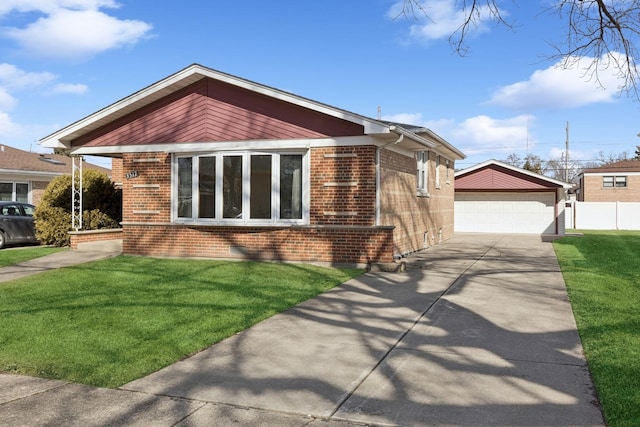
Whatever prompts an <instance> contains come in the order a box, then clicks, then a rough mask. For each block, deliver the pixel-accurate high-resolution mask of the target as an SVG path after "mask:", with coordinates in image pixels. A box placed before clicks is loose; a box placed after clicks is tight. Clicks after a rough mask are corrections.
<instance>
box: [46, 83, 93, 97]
mask: <svg viewBox="0 0 640 427" xmlns="http://www.w3.org/2000/svg"><path fill="white" fill-rule="evenodd" d="M88 89H89V88H88V87H87V85H84V84H81V83H76V84H73V83H58V84H56V85H55V86H53V88H51V90H49V91H48V93H49V94H52V95H58V94H66V93H68V94H72V95H82V94H83V93H85V92H86V91H87V90H88Z"/></svg>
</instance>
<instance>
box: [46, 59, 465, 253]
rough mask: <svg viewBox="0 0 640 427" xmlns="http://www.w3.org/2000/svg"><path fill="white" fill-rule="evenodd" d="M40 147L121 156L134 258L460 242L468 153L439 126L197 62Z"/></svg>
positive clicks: (399, 249)
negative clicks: (355, 109) (361, 111)
mask: <svg viewBox="0 0 640 427" xmlns="http://www.w3.org/2000/svg"><path fill="white" fill-rule="evenodd" d="M40 143H41V144H42V145H43V146H45V147H64V148H69V149H70V150H71V152H72V154H75V155H95V156H107V157H112V158H114V160H115V161H114V169H113V170H114V181H118V178H116V177H115V175H116V174H118V173H119V172H120V171H121V172H122V174H123V178H122V179H121V180H122V189H123V197H124V200H123V202H124V203H123V206H124V207H123V221H122V229H123V233H122V235H123V251H124V253H126V254H135V255H147V256H168V257H206V258H240V259H242V258H246V259H265V260H285V261H301V262H317V263H329V264H331V263H348V264H358V265H365V264H370V263H386V262H391V261H393V258H394V257H397V256H400V255H403V254H407V253H410V252H413V251H416V250H420V249H422V248H424V247H425V246H427V245H432V244H436V243H438V242H439V241H441V240H446V239H449V238H451V237H452V236H453V203H454V191H453V182H454V180H453V173H454V164H455V161H456V160H459V159H462V158H464V155H463V154H462V153H461V152H460V151H459V150H458V149H456V148H455V147H453V146H452V145H451V144H449V143H448V142H447V141H445V140H444V139H442V138H441V137H439V136H438V135H436V134H435V133H433V132H432V131H430V130H428V129H425V128H420V127H414V126H406V125H401V124H394V123H388V122H383V121H380V120H374V119H371V118H367V117H364V116H361V115H358V114H354V113H351V112H348V111H345V110H341V109H338V108H335V107H332V106H329V105H325V104H322V103H319V102H316V101H313V100H310V99H306V98H303V97H300V96H297V95H294V94H291V93H288V92H283V91H281V90H278V89H274V88H271V87H268V86H264V85H261V84H258V83H255V82H252V81H248V80H245V79H241V78H238V77H235V76H232V75H229V74H225V73H222V72H219V71H216V70H213V69H210V68H206V67H203V66H201V65H198V64H193V65H191V66H189V67H187V68H185V69H183V70H181V71H179V72H177V73H175V74H173V75H171V76H169V77H167V78H165V79H163V80H161V81H159V82H157V83H154V84H152V85H151V86H148V87H146V88H144V89H141V90H140V91H138V92H136V93H134V94H132V95H130V96H128V97H126V98H124V99H122V100H120V101H117V102H116V103H114V104H112V105H109V106H107V107H106V108H104V109H102V110H100V111H97V112H96V113H94V114H91V115H90V116H87V117H85V118H83V119H81V120H79V121H77V122H75V123H73V124H71V125H69V126H67V127H65V128H63V129H61V130H59V131H57V132H55V133H53V134H51V135H49V136H47V137H45V138H43V139H42V140H41V141H40ZM120 161H121V165H119V164H118V162H120Z"/></svg>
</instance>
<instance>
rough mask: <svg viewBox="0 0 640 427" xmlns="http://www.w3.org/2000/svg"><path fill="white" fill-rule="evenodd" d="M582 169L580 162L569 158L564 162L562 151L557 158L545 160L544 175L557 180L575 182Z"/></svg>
mask: <svg viewBox="0 0 640 427" xmlns="http://www.w3.org/2000/svg"><path fill="white" fill-rule="evenodd" d="M582 169H583V168H582V165H581V164H580V162H577V161H573V160H571V159H569V160H568V161H567V162H565V160H564V153H562V155H561V156H560V157H558V158H552V159H550V160H547V164H546V175H547V176H548V177H549V178H553V179H557V180H558V181H563V182H575V181H576V178H577V177H578V175H580V173H581V172H582Z"/></svg>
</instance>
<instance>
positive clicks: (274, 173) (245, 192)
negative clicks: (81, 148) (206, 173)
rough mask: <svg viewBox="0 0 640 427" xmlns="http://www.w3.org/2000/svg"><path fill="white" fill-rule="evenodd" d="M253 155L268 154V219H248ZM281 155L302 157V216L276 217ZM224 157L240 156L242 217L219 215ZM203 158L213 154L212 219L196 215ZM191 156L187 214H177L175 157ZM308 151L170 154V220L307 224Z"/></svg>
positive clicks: (180, 221)
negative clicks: (269, 189)
mask: <svg viewBox="0 0 640 427" xmlns="http://www.w3.org/2000/svg"><path fill="white" fill-rule="evenodd" d="M255 155H268V156H271V218H267V219H258V218H256V219H251V212H250V209H251V176H250V159H251V156H255ZM283 155H299V156H302V189H301V190H302V191H301V192H302V200H301V204H302V212H301V214H302V215H301V216H302V218H299V219H280V210H281V206H280V158H281V156H283ZM227 156H240V157H242V217H239V218H223V179H222V177H223V167H224V166H223V162H224V158H225V157H227ZM203 157H215V159H216V160H215V165H216V166H215V171H216V172H215V173H216V180H215V212H214V218H199V217H198V214H199V210H200V206H199V203H200V192H199V165H200V162H199V159H200V158H203ZM179 158H192V159H193V162H192V169H191V176H192V182H191V196H192V205H191V217H190V218H185V217H178V159H179ZM309 158H310V156H309V152H308V150H305V151H300V150H287V151H251V150H248V151H220V152H207V153H188V154H182V153H180V154H173V156H172V159H171V221H172V222H174V223H177V224H190V225H191V224H201V225H229V226H231V225H233V226H238V225H246V226H253V225H255V226H282V225H307V224H309V200H310V197H309V194H310V183H309V181H310V174H309V166H310V160H309Z"/></svg>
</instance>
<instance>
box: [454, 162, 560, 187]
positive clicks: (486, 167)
mask: <svg viewBox="0 0 640 427" xmlns="http://www.w3.org/2000/svg"><path fill="white" fill-rule="evenodd" d="M481 172H486V173H485V176H483V177H482V179H481V180H480V181H481V182H479V181H478V180H477V179H475V180H473V182H471V181H469V188H477V187H478V185H481V186H483V188H485V189H492V188H493V189H503V190H504V189H508V188H512V187H513V189H525V188H530V186H527V185H523V182H524V181H528V182H529V183H533V184H536V185H535V186H534V187H532V188H545V187H562V188H571V187H572V186H573V185H572V184H569V183H566V182H563V181H558V180H557V179H553V178H549V177H548V176H544V175H540V174H538V173H535V172H531V171H528V170H526V169H522V168H519V167H516V166H513V165H510V164H508V163H504V162H501V161H499V160H487V161H485V162H482V163H478V164H477V165H474V166H471V167H469V168H466V169H462V170H459V171H457V172H456V173H455V174H454V177H455V179H456V184H455V187H456V190H460V189H465V187H466V186H465V185H464V184H465V182H464V178H465V177H467V176H470V175H471V174H478V173H481ZM505 172H506V173H505ZM509 176H510V177H513V178H516V179H509V178H508V177H509ZM505 177H507V178H506V179H505ZM518 178H525V179H518Z"/></svg>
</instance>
